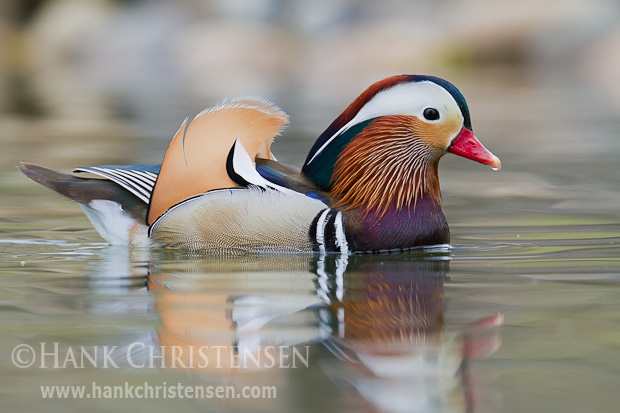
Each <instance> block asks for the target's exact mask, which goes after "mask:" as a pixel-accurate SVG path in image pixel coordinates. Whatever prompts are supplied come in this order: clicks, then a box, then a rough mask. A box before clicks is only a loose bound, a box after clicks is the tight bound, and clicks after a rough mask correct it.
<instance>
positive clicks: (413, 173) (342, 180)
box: [302, 75, 501, 215]
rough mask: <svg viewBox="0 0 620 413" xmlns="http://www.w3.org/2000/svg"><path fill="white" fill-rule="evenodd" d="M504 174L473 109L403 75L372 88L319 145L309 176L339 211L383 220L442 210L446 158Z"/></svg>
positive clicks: (431, 80)
mask: <svg viewBox="0 0 620 413" xmlns="http://www.w3.org/2000/svg"><path fill="white" fill-rule="evenodd" d="M448 152H450V153H453V154H455V155H459V156H462V157H464V158H467V159H471V160H473V161H476V162H479V163H482V164H484V165H488V166H490V167H491V168H493V169H496V170H497V169H500V168H501V162H500V160H499V158H498V157H497V156H495V155H493V154H492V153H491V152H490V151H489V150H487V149H486V148H485V147H484V146H483V145H482V144H481V143H480V141H479V140H478V139H477V138H476V135H475V134H474V132H473V129H472V126H471V119H470V115H469V109H468V106H467V103H466V101H465V98H464V97H463V95H462V94H461V92H460V91H459V90H458V89H457V88H456V87H455V86H454V85H452V84H451V83H449V82H447V81H445V80H443V79H440V78H437V77H432V76H420V75H401V76H393V77H389V78H387V79H384V80H381V81H379V82H377V83H375V84H373V85H371V86H370V87H369V88H368V89H366V91H364V92H363V93H362V94H361V95H360V96H359V97H358V98H357V99H355V101H353V103H351V104H350V105H349V107H347V108H346V109H345V111H344V112H342V114H340V116H338V118H336V120H334V122H333V123H332V124H331V125H330V126H329V127H328V128H327V130H325V132H323V134H322V135H321V136H320V137H319V138H318V140H317V141H316V143H315V144H314V146H313V147H312V149H311V150H310V153H309V154H308V157H307V159H306V162H305V163H304V166H303V169H302V171H303V173H304V174H305V175H306V176H307V177H308V178H309V179H310V180H311V181H312V182H313V183H314V184H315V185H317V186H318V187H320V188H321V189H323V190H325V191H328V192H329V193H330V195H331V196H332V197H333V199H335V200H336V205H335V206H336V207H341V208H343V209H347V210H348V209H362V210H366V211H375V212H379V215H382V214H383V213H385V212H386V211H387V210H389V209H396V210H400V209H402V208H409V207H412V208H414V209H415V205H416V204H417V203H418V202H419V200H421V199H423V198H427V199H429V198H430V199H434V200H436V201H437V203H439V200H440V197H441V194H440V190H439V179H438V176H437V164H438V162H439V159H440V158H441V157H442V156H443V155H445V154H446V153H448Z"/></svg>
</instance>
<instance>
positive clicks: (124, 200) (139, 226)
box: [18, 162, 149, 245]
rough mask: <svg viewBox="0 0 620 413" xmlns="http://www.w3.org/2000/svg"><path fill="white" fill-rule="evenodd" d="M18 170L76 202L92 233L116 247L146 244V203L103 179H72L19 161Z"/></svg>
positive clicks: (147, 242) (69, 176)
mask: <svg viewBox="0 0 620 413" xmlns="http://www.w3.org/2000/svg"><path fill="white" fill-rule="evenodd" d="M18 169H19V170H20V171H21V172H22V173H23V174H24V175H26V176H27V177H28V178H30V179H32V180H33V181H35V182H37V183H39V184H41V185H43V186H45V187H46V188H49V189H51V190H53V191H55V192H56V193H58V194H60V195H62V196H64V197H66V198H69V199H71V200H73V201H75V202H77V203H78V204H79V205H80V207H81V208H82V210H83V211H84V213H85V214H86V216H87V217H88V219H89V220H90V222H91V223H92V224H93V227H95V230H97V232H98V233H99V235H101V237H102V238H104V239H105V240H106V241H108V242H109V243H110V244H116V245H148V244H149V241H148V239H147V238H146V226H145V225H144V217H145V216H146V204H145V203H144V201H142V200H141V199H139V198H138V197H136V196H135V195H134V194H132V193H130V192H129V191H127V190H125V189H124V188H122V187H120V186H119V185H117V184H116V183H114V182H112V181H110V180H107V179H93V178H78V177H76V176H73V175H70V174H66V173H63V172H59V171H56V170H54V169H50V168H46V167H44V166H40V165H35V164H32V163H28V162H20V164H19V166H18Z"/></svg>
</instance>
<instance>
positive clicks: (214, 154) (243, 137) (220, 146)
mask: <svg viewBox="0 0 620 413" xmlns="http://www.w3.org/2000/svg"><path fill="white" fill-rule="evenodd" d="M287 122H288V116H287V115H286V114H285V113H284V112H282V111H281V110H280V109H279V108H278V107H276V106H275V105H273V104H271V103H269V102H266V101H261V100H254V99H243V100H234V101H232V102H229V103H224V104H221V105H219V106H216V107H214V108H211V109H207V110H205V111H203V112H202V113H200V114H198V116H196V118H194V120H192V121H191V122H190V123H189V125H187V120H186V121H185V122H184V123H183V125H181V128H180V129H179V131H178V132H177V134H176V135H175V136H174V138H173V139H172V142H170V146H168V150H167V151H166V155H165V156H164V160H163V162H162V166H161V170H160V172H159V177H158V179H157V183H156V184H155V187H154V188H153V194H152V195H151V201H150V204H149V212H148V215H147V223H148V224H149V225H151V224H152V223H153V222H154V221H155V220H156V219H157V218H158V217H159V216H160V215H161V214H163V213H164V212H166V211H167V210H168V208H170V207H171V206H173V205H176V204H178V203H179V202H181V201H183V200H185V199H187V198H189V197H192V196H194V195H198V194H202V193H204V192H207V191H210V190H213V189H219V188H232V187H235V186H237V184H236V183H235V182H234V181H233V180H232V179H231V178H230V177H229V176H228V174H227V172H226V160H227V157H228V153H229V151H230V149H231V148H232V146H233V145H234V143H235V140H236V139H239V140H240V141H241V143H242V144H243V146H244V148H245V149H246V150H247V152H248V154H250V157H251V158H252V159H254V158H256V157H257V156H258V157H261V158H266V159H273V155H272V154H271V150H270V147H271V143H272V142H273V138H274V137H275V136H277V135H278V134H279V133H280V132H281V131H282V129H283V128H284V126H285V125H286V123H287Z"/></svg>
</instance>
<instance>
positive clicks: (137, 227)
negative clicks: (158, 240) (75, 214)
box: [78, 199, 152, 246]
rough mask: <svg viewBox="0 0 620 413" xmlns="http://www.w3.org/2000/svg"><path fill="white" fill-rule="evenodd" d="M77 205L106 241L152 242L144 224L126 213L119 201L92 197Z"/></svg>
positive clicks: (126, 242)
mask: <svg viewBox="0 0 620 413" xmlns="http://www.w3.org/2000/svg"><path fill="white" fill-rule="evenodd" d="M78 205H80V207H81V208H82V210H83V211H84V213H85V214H86V216H87V217H88V219H89V220H90V222H91V223H92V224H93V227H94V228H95V230H96V231H97V232H98V233H99V235H101V237H102V238H103V239H105V240H106V241H108V243H110V244H112V245H135V246H148V245H151V244H152V242H151V241H150V240H149V239H148V236H147V227H146V225H144V224H143V223H141V222H138V221H137V220H135V219H133V218H132V217H130V216H129V215H127V214H126V213H125V211H124V210H123V208H122V207H121V205H120V204H119V203H117V202H114V201H110V200H107V199H93V200H92V201H90V203H89V204H88V205H82V204H78ZM132 231H133V234H132ZM132 235H134V236H132Z"/></svg>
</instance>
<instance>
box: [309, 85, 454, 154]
mask: <svg viewBox="0 0 620 413" xmlns="http://www.w3.org/2000/svg"><path fill="white" fill-rule="evenodd" d="M429 107H432V108H434V109H436V110H437V111H438V112H439V114H440V116H439V119H438V120H437V122H438V121H440V120H441V119H443V118H444V117H445V116H447V115H446V114H448V113H450V114H451V113H455V114H457V116H460V118H461V119H462V118H463V115H462V114H461V110H460V108H459V105H458V104H457V102H456V101H455V100H454V97H452V95H451V94H450V92H448V91H447V90H446V89H444V88H443V87H441V86H439V85H438V84H436V83H434V82H431V81H422V82H410V83H401V84H398V85H396V86H393V87H391V88H389V89H386V90H383V91H381V92H379V93H377V94H376V95H375V96H374V97H373V98H372V99H370V100H369V101H368V103H366V104H365V105H364V106H363V107H362V108H361V109H360V111H359V112H358V113H357V114H356V115H355V117H354V118H353V119H351V120H350V121H349V122H348V123H347V124H346V125H344V126H343V127H342V128H340V130H338V132H336V133H335V134H333V135H332V136H331V137H330V138H329V139H328V140H327V141H326V142H325V143H324V144H323V145H322V146H321V147H320V148H319V149H318V150H317V151H316V152H315V153H314V155H313V156H312V158H310V160H309V161H308V164H310V163H312V161H313V160H314V159H315V158H316V157H317V156H318V155H319V154H320V153H321V152H322V151H323V150H324V149H325V148H326V147H327V146H328V145H329V144H330V143H332V142H333V141H334V139H336V138H337V137H338V136H340V135H341V134H342V133H344V132H346V131H347V130H348V129H350V128H351V127H353V126H354V125H357V124H359V123H362V122H365V121H367V120H370V119H374V118H378V117H381V116H389V115H409V116H416V117H418V118H419V119H423V120H425V121H428V120H426V119H425V118H424V115H423V113H424V110H425V109H427V108H429Z"/></svg>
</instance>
